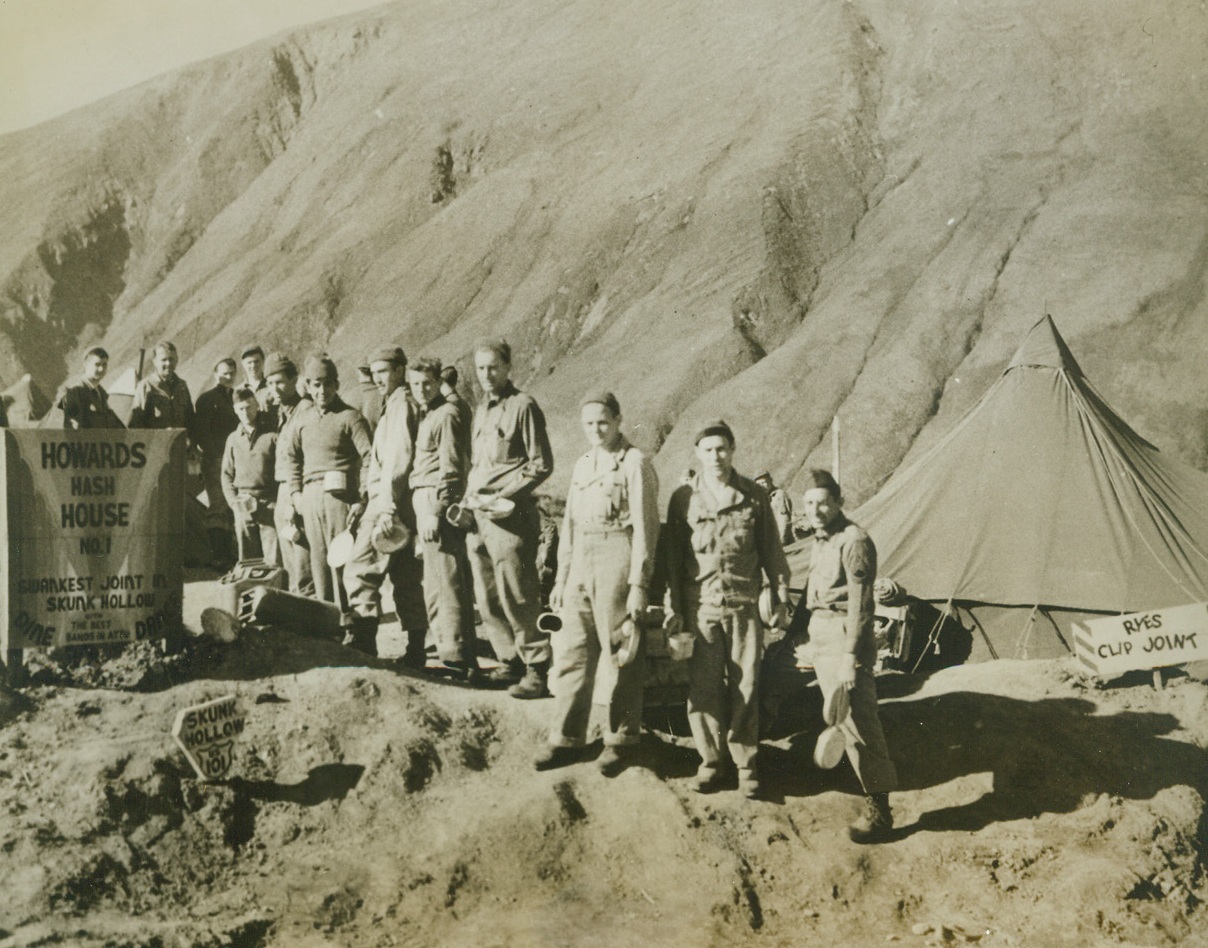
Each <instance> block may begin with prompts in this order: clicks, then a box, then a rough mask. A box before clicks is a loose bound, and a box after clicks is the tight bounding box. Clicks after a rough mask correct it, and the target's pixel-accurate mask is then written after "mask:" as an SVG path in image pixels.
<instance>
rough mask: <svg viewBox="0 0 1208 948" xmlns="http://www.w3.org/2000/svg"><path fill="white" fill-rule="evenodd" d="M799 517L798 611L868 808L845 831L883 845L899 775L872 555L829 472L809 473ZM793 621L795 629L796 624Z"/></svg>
mask: <svg viewBox="0 0 1208 948" xmlns="http://www.w3.org/2000/svg"><path fill="white" fill-rule="evenodd" d="M806 483H807V484H808V485H811V486H808V487H807V488H806V491H805V495H804V497H803V498H802V507H803V514H804V516H803V519H804V520H805V524H806V526H807V527H808V528H809V533H808V534H807V535H808V536H809V537H810V538H811V547H810V571H809V576H808V578H807V579H806V583H805V596H804V597H803V599H802V601H801V604H800V605H799V606H798V608H805V609H808V610H809V626H808V629H809V646H808V654H810V655H811V656H812V662H813V665H814V670H815V672H816V673H817V675H818V685H819V687H820V688H821V689H822V694H823V695H829V694H831V693H832V692H833V691H834V690H835V689H836V688H844V689H846V690H847V692H848V698H849V699H850V702H851V713H850V714H849V715H848V716H847V718H846V719H845V720H844V721H843V722H841V724H840V726H841V727H842V728H843V730H844V731H845V732H846V737H847V756H848V758H849V759H850V760H851V764H852V768H853V769H854V770H855V772H856V776H857V777H859V778H860V784H861V785H862V786H863V788H864V794H865V810H864V813H863V814H862V815H861V816H860V818H859V819H858V820H856V822H855V823H853V824H852V825H851V826H850V827H849V828H848V834H849V835H850V836H851V838H852V839H853V840H854V841H855V842H857V843H873V842H883V841H884V840H886V839H888V838H889V835H890V831H891V830H892V829H893V814H892V813H891V812H890V809H889V792H890V791H891V790H895V789H897V784H898V775H897V771H896V770H895V769H894V766H893V761H892V760H890V759H889V750H888V748H887V747H886V745H885V734H884V732H883V731H882V730H881V719H880V717H879V715H878V714H877V683H876V679H875V678H874V677H873V667H874V666H875V665H876V661H877V644H876V639H875V637H874V632H873V619H874V616H873V588H872V587H873V583H874V582H875V581H876V578H877V550H876V547H875V546H873V543H872V540H871V539H870V538H869V536H868V534H867V533H865V532H864V530H863V529H862V528H860V527H858V526H856V525H855V524H854V523H852V522H851V521H850V520H848V519H847V517H846V515H845V514H844V513H843V495H842V493H841V492H840V490H839V485H838V483H837V482H836V481H835V479H834V477H832V476H831V474H830V472H829V471H821V470H810V471H807V472H806ZM797 624H798V623H797V622H794V626H797Z"/></svg>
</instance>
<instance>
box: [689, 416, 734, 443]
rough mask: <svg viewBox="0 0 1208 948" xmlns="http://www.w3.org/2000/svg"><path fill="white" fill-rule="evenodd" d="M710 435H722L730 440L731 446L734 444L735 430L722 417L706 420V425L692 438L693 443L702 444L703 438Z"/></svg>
mask: <svg viewBox="0 0 1208 948" xmlns="http://www.w3.org/2000/svg"><path fill="white" fill-rule="evenodd" d="M710 435H721V436H722V437H723V438H725V439H726V440H727V441H729V442H730V447H733V446H734V432H733V431H732V430H731V429H730V426H729V425H727V424H726V423H725V422H724V421H722V420H721V419H720V418H717V419H715V420H713V421H708V422H705V424H704V426H703V427H702V428H701V429H700V430H699V431H698V432H697V433H696V437H695V438H693V439H692V443H693V444H700V443H701V440H702V439H703V438H708V437H709V436H710Z"/></svg>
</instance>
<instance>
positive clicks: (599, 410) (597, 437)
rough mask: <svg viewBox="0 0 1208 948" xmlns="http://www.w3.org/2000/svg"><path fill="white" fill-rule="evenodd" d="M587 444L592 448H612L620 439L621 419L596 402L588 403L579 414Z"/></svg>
mask: <svg viewBox="0 0 1208 948" xmlns="http://www.w3.org/2000/svg"><path fill="white" fill-rule="evenodd" d="M579 420H580V421H581V422H582V424H583V433H584V434H586V435H587V443H588V444H590V445H592V446H594V447H599V446H602V447H605V448H612V447H614V446H615V445H616V443H617V441H618V440H619V439H620V437H621V418H620V416H619V415H614V414H613V413H612V412H610V411H609V410H608V409H607V408H606V407H605V406H603V405H601V404H599V403H598V402H590V403H588V404H586V405H584V406H583V408H582V410H581V411H580V412H579Z"/></svg>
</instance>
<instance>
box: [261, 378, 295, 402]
mask: <svg viewBox="0 0 1208 948" xmlns="http://www.w3.org/2000/svg"><path fill="white" fill-rule="evenodd" d="M266 381H267V383H268V394H269V397H270V398H271V399H272V400H273V401H274V402H276V403H277V404H278V405H284V404H285V402H286V400H287V399H292V397H293V396H292V395H291V393H293V392H297V390H298V382H297V379H291V378H290V377H289V376H288V375H286V374H285V373H284V372H274V373H273V374H272V375H270V376H269V377H268V379H267V380H266Z"/></svg>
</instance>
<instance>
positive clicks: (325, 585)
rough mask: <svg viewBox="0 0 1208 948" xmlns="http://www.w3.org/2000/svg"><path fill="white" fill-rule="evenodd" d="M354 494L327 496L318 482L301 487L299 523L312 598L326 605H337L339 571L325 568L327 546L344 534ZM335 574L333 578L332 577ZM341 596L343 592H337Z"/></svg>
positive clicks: (330, 494) (328, 567)
mask: <svg viewBox="0 0 1208 948" xmlns="http://www.w3.org/2000/svg"><path fill="white" fill-rule="evenodd" d="M354 500H355V495H354V494H350V493H348V492H342V493H339V494H332V493H328V492H327V491H325V490H324V489H323V483H322V481H311V483H309V484H307V485H306V486H305V487H304V488H302V523H303V524H304V526H305V529H306V539H307V542H309V543H310V572H311V576H312V577H313V579H314V583H315V597H316V598H317V599H322V600H324V601H326V602H341V601H342V599H343V596H342V595H341V597H340V598H339V599H337V598H336V592H337V587H336V582H337V581H338V580H339V573H340V572H341V571H339V570H332V568H331V567H330V566H328V565H327V546H328V544H330V543H331V541H332V540H334V539H335V538H336V537H337V536H339V535H340V534H341V533H343V532H344V528H345V525H346V524H347V522H348V509H349V507H350V506H351V505H352V502H353V501H354ZM333 573H336V577H335V578H334V579H333V576H332V574H333ZM339 591H340V592H341V593H343V590H342V589H341V590H339Z"/></svg>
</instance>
